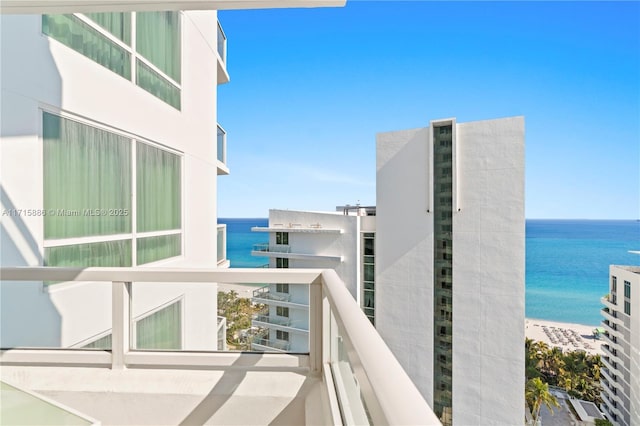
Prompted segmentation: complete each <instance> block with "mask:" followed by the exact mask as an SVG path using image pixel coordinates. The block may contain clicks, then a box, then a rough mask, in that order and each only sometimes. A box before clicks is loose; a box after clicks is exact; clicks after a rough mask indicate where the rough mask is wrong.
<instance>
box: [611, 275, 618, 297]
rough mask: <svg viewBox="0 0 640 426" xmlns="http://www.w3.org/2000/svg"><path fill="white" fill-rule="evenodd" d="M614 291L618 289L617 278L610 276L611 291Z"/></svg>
mask: <svg viewBox="0 0 640 426" xmlns="http://www.w3.org/2000/svg"><path fill="white" fill-rule="evenodd" d="M616 291H618V278H617V277H611V292H612V293H615V292H616Z"/></svg>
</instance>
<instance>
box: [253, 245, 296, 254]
mask: <svg viewBox="0 0 640 426" xmlns="http://www.w3.org/2000/svg"><path fill="white" fill-rule="evenodd" d="M253 251H261V252H269V253H291V246H287V245H282V244H277V245H269V243H260V244H254V245H253Z"/></svg>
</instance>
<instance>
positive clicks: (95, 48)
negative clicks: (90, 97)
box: [42, 12, 182, 109]
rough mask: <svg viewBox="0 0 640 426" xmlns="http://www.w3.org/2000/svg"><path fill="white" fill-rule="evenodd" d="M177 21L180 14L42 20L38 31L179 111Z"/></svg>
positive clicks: (179, 75)
mask: <svg viewBox="0 0 640 426" xmlns="http://www.w3.org/2000/svg"><path fill="white" fill-rule="evenodd" d="M134 19H135V23H136V25H135V44H134V43H133V40H132V38H133V34H132V28H133V21H134ZM180 22H181V18H180V13H179V12H137V13H89V14H86V15H81V14H73V15H43V17H42V32H43V33H44V34H45V35H48V36H50V37H52V38H54V39H56V40H58V41H60V42H61V43H63V44H65V45H66V46H68V47H70V48H71V49H73V50H75V51H77V52H79V53H81V54H83V55H84V56H86V57H87V58H89V59H91V60H93V61H95V62H97V63H99V64H100V65H103V66H104V67H106V68H108V69H110V70H111V71H113V72H115V73H117V74H118V75H121V76H122V77H124V78H126V79H128V80H132V81H134V82H135V83H136V84H138V86H140V87H141V88H143V89H144V90H146V91H147V92H149V93H151V94H152V95H153V96H155V97H157V98H159V99H161V100H162V101H164V102H166V103H167V104H169V105H171V106H173V107H174V108H176V109H180V107H181V105H180V90H181V88H180V81H181V42H182V36H181V24H180ZM134 46H135V48H134ZM131 61H135V76H132V74H131V71H132V67H131V64H132V62H131Z"/></svg>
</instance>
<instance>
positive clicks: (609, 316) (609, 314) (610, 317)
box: [600, 307, 624, 327]
mask: <svg viewBox="0 0 640 426" xmlns="http://www.w3.org/2000/svg"><path fill="white" fill-rule="evenodd" d="M616 312H617V311H616V310H611V309H609V308H608V307H604V308H602V309H601V310H600V314H601V315H602V316H603V317H604V319H605V320H607V321H609V322H610V323H612V324H616V325H618V326H620V327H622V326H624V321H623V320H622V318H618V317H617V313H616Z"/></svg>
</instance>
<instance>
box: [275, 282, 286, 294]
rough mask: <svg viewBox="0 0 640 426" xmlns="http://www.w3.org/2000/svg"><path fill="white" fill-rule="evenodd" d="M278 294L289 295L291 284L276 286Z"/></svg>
mask: <svg viewBox="0 0 640 426" xmlns="http://www.w3.org/2000/svg"><path fill="white" fill-rule="evenodd" d="M276 293H289V284H276Z"/></svg>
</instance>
